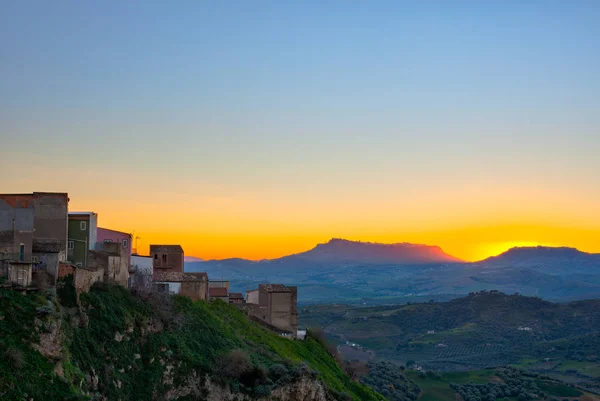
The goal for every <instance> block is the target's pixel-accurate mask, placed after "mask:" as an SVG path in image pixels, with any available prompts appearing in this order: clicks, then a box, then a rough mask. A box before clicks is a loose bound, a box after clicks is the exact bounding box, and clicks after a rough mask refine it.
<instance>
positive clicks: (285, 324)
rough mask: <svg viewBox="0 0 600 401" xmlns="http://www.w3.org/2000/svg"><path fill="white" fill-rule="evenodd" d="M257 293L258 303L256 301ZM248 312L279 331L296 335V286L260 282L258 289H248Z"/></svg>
mask: <svg viewBox="0 0 600 401" xmlns="http://www.w3.org/2000/svg"><path fill="white" fill-rule="evenodd" d="M256 293H258V303H257V304H256V303H255V302H250V301H256V298H257V297H256ZM246 300H247V303H248V304H249V307H248V309H247V310H248V313H249V314H250V315H251V316H254V317H255V318H258V319H260V320H262V321H263V322H265V323H267V324H268V325H270V326H273V327H275V328H277V329H279V330H281V331H284V332H288V333H292V335H293V336H296V335H297V331H298V306H297V304H298V288H297V287H292V286H285V285H283V284H260V285H259V286H258V290H253V291H248V292H247V293H246Z"/></svg>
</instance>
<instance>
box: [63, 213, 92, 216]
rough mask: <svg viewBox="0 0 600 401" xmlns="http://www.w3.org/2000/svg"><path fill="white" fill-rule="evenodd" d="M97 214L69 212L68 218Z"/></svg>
mask: <svg viewBox="0 0 600 401" xmlns="http://www.w3.org/2000/svg"><path fill="white" fill-rule="evenodd" d="M94 214H97V213H94V212H69V216H71V215H72V216H90V215H94Z"/></svg>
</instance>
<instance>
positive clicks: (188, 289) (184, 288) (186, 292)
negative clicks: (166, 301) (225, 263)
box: [153, 270, 208, 301]
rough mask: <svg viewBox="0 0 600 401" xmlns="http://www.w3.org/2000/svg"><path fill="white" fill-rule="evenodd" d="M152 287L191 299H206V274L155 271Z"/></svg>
mask: <svg viewBox="0 0 600 401" xmlns="http://www.w3.org/2000/svg"><path fill="white" fill-rule="evenodd" d="M153 287H154V289H155V290H157V291H162V292H168V293H170V294H179V295H183V296H186V297H188V298H190V299H192V300H194V301H195V300H197V299H202V300H206V299H208V274H206V273H182V272H169V271H161V270H159V271H155V272H154V282H153Z"/></svg>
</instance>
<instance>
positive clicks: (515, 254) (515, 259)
mask: <svg viewBox="0 0 600 401" xmlns="http://www.w3.org/2000/svg"><path fill="white" fill-rule="evenodd" d="M565 261H577V262H590V263H598V262H599V261H600V254H595V253H587V252H582V251H580V250H579V249H577V248H572V247H567V246H559V247H553V246H542V245H538V246H517V247H514V248H510V249H508V250H507V251H505V252H503V253H501V254H500V255H497V256H492V257H490V258H487V259H484V260H482V261H481V263H484V264H494V265H499V264H513V265H535V264H544V265H547V264H549V263H550V264H552V263H562V262H565Z"/></svg>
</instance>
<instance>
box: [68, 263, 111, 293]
mask: <svg viewBox="0 0 600 401" xmlns="http://www.w3.org/2000/svg"><path fill="white" fill-rule="evenodd" d="M103 280H104V272H103V271H102V270H94V269H86V268H84V267H78V268H76V269H75V273H74V277H73V284H74V285H75V291H76V292H77V296H79V294H81V293H82V292H88V291H89V290H90V288H91V287H92V285H94V283H99V282H102V281H103Z"/></svg>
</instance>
